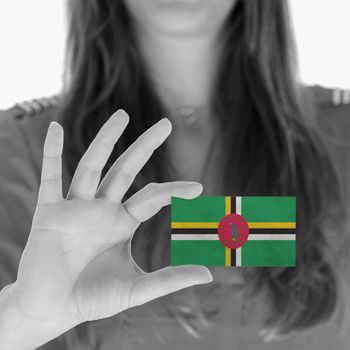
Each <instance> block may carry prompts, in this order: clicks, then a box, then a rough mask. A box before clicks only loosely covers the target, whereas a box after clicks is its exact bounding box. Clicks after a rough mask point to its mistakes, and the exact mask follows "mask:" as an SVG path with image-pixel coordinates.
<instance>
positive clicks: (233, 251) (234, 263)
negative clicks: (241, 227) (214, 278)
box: [231, 249, 236, 266]
mask: <svg viewBox="0 0 350 350" xmlns="http://www.w3.org/2000/svg"><path fill="white" fill-rule="evenodd" d="M231 266H236V249H231Z"/></svg>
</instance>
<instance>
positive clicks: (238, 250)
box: [236, 248, 242, 266]
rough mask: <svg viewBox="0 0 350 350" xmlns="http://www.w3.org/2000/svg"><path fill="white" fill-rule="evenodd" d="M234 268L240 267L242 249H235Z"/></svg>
mask: <svg viewBox="0 0 350 350" xmlns="http://www.w3.org/2000/svg"><path fill="white" fill-rule="evenodd" d="M236 266H242V248H237V249H236Z"/></svg>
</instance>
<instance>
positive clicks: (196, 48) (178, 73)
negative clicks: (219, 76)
mask: <svg viewBox="0 0 350 350" xmlns="http://www.w3.org/2000/svg"><path fill="white" fill-rule="evenodd" d="M138 42H139V47H140V50H141V54H142V56H143V59H144V60H145V63H146V66H147V68H148V70H149V73H150V78H151V80H152V82H153V84H154V86H155V90H156V93H157V94H158V96H159V98H160V100H161V102H162V103H163V105H164V106H165V108H166V109H168V110H173V109H176V108H182V107H187V106H193V107H198V108H201V109H203V108H204V109H209V104H210V102H209V101H210V97H211V88H212V85H213V79H214V76H215V73H216V72H215V68H216V66H217V62H216V59H217V54H218V52H217V51H218V48H217V45H216V35H214V34H212V33H210V34H208V33H207V34H205V35H204V34H202V35H197V36H191V37H185V36H181V37H180V36H171V35H166V34H160V33H150V32H147V31H145V30H143V31H141V30H140V31H139V32H138Z"/></svg>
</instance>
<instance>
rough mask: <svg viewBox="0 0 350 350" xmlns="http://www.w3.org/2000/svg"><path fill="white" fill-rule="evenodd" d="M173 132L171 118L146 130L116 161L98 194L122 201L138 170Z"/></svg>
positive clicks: (164, 119) (162, 120)
mask: <svg viewBox="0 0 350 350" xmlns="http://www.w3.org/2000/svg"><path fill="white" fill-rule="evenodd" d="M170 132H171V123H170V121H169V119H167V118H163V119H161V120H160V121H159V122H158V123H156V124H154V125H153V126H151V127H150V128H149V129H148V130H146V131H145V132H144V133H143V134H142V135H141V136H139V137H138V139H137V140H136V141H135V142H134V143H133V144H132V145H131V146H130V147H129V148H128V149H127V150H126V151H125V152H124V153H123V154H122V155H121V156H120V157H119V158H118V159H117V160H116V161H115V163H114V164H113V166H112V167H111V168H110V169H109V171H108V172H107V174H106V176H105V177H104V179H103V180H102V182H101V184H100V186H99V188H98V189H97V196H98V197H99V196H105V197H106V198H108V199H109V200H111V201H114V202H120V201H121V200H122V198H123V196H124V194H125V192H126V191H127V190H128V188H129V187H130V185H131V184H132V183H133V181H134V179H135V177H136V175H137V174H138V172H139V171H140V170H141V169H142V168H143V166H144V165H145V164H146V162H147V161H148V159H149V158H150V157H151V155H152V154H153V152H154V150H155V149H156V148H158V147H159V146H160V145H161V144H162V143H163V142H164V141H165V139H166V138H167V137H168V136H169V134H170Z"/></svg>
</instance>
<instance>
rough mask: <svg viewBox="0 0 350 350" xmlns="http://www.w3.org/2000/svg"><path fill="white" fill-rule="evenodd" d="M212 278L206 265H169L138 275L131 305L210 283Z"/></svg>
mask: <svg viewBox="0 0 350 350" xmlns="http://www.w3.org/2000/svg"><path fill="white" fill-rule="evenodd" d="M212 280H213V276H212V275H211V273H210V271H209V269H208V268H206V267H205V266H199V265H181V266H175V267H173V266H167V267H165V268H163V269H160V270H157V271H154V272H150V273H146V274H144V275H140V276H138V277H137V279H136V280H135V281H134V283H135V284H134V289H133V293H132V295H131V298H130V307H132V306H136V305H140V304H144V303H146V302H148V301H150V300H153V299H156V298H159V297H161V296H163V295H166V294H169V293H173V292H176V291H178V290H180V289H183V288H187V287H191V286H193V285H195V284H203V283H209V282H211V281H212Z"/></svg>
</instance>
